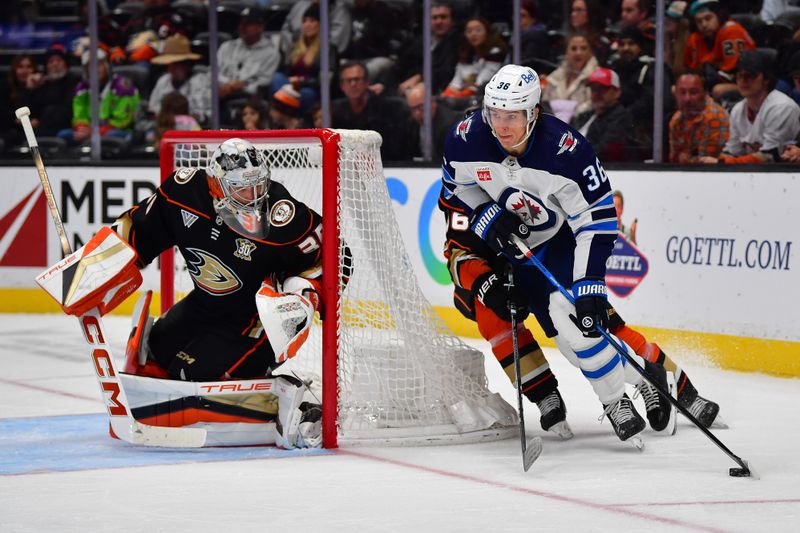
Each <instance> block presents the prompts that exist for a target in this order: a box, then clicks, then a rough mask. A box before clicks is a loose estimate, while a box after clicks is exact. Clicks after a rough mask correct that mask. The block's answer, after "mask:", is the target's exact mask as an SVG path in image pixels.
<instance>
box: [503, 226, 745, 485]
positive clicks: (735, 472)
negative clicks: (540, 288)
mask: <svg viewBox="0 0 800 533" xmlns="http://www.w3.org/2000/svg"><path fill="white" fill-rule="evenodd" d="M511 238H512V239H513V241H514V244H515V245H516V246H517V248H519V250H520V251H521V252H522V253H523V254H524V255H525V257H526V258H527V259H526V261H525V263H526V264H528V265H532V266H535V267H536V268H537V269H539V272H541V273H542V275H544V277H546V278H547V281H549V282H550V284H551V285H552V286H553V287H554V288H555V289H557V290H558V292H560V293H561V294H563V295H564V297H565V298H566V299H567V301H568V302H569V303H571V304H573V305H575V299H574V298H573V297H572V295H571V294H570V293H569V291H567V290H566V289H565V288H564V287H563V285H561V284H560V283H559V282H558V280H557V279H556V278H555V277H553V274H551V273H550V271H549V270H547V268H546V267H545V266H544V265H543V264H542V262H541V261H539V259H538V258H537V257H536V256H535V255H533V252H532V251H531V250H530V248H528V246H527V245H526V244H525V242H524V241H523V240H522V239H520V238H519V237H517V236H516V235H512V236H511ZM597 332H598V333H600V335H602V336H603V338H604V339H606V340H607V341H608V342H609V344H611V346H613V347H614V349H615V350H617V353H618V354H619V355H621V356H622V357H624V358H625V359H626V360H627V361H628V363H629V364H631V365H633V368H634V369H635V370H636V371H637V372H638V373H639V374H640V375H641V376H642V377H643V378H644V379H645V380H647V382H648V383H650V384H651V385H652V386H653V387H655V388H656V390H658V392H660V393H661V394H662V395H663V396H665V397H666V398H667V399H668V400H669V402H670V403H671V404H672V405H674V406H675V407H676V408H677V409H678V411H680V412H681V413H682V414H683V416H685V417H686V418H688V419H689V421H690V422H691V423H692V424H694V425H695V426H697V427H698V429H700V431H702V432H703V433H704V434H705V435H706V436H707V437H708V438H709V439H711V442H713V443H714V444H716V445H717V447H718V448H719V449H720V450H722V451H723V452H725V454H726V455H727V456H728V457H730V458H731V459H733V461H734V462H736V464H738V465H739V466H740V468H731V469H730V470H729V471H728V474H729V475H731V476H733V477H753V478H755V479H758V473H757V472H755V471H754V470H753V467H752V466H751V465H750V463H749V462H748V461H745V460H744V459H742V458H741V457H739V456H738V455H736V454H735V453H733V452H732V451H730V449H728V447H727V446H725V445H724V444H723V443H722V441H720V440H719V439H718V438H717V437H716V436H715V435H714V434H713V433H711V431H709V430H708V428H706V427H705V426H704V425H703V424H701V423H700V422H698V421H697V419H696V418H695V417H694V415H693V414H692V413H690V412H689V410H688V409H686V408H685V407H683V406H682V405H681V404H680V403H679V402H678V400H676V399H675V398H673V397H672V395H671V394H670V393H669V391H667V390H666V389H665V388H663V387H662V386H661V384H660V383H658V382H657V381H655V380H651V379H650V376H648V375H647V372H645V370H644V368H642V367H641V366H639V364H638V363H637V362H636V361H635V360H634V359H633V357H631V356H630V354H629V353H628V351H627V350H626V349H625V348H623V347H622V346H621V345H620V344H619V342H617V340H616V339H615V338H614V337H613V336H612V335H611V334H610V333H609V332H608V331H606V330H605V329H604V328H602V327H600V326H599V325H598V326H597Z"/></svg>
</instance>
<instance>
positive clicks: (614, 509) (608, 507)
mask: <svg viewBox="0 0 800 533" xmlns="http://www.w3.org/2000/svg"><path fill="white" fill-rule="evenodd" d="M336 453H337V455H353V456H355V457H361V458H364V459H370V460H372V461H378V462H381V463H387V464H392V465H395V466H402V467H405V468H411V469H413V470H419V471H422V472H427V473H430V474H438V475H440V476H445V477H450V478H455V479H460V480H463V481H472V482H474V483H480V484H481V485H489V486H492V487H496V488H500V489H507V490H511V491H514V492H521V493H523V494H530V495H532V496H538V497H540V498H546V499H549V500H555V501H560V502H564V503H571V504H573V505H577V506H580V507H590V508H592V509H597V510H599V511H606V512H609V513H615V514H623V515H626V516H632V517H636V518H641V519H643V520H649V521H651V522H661V523H663V524H670V525H674V526H681V527H685V528H688V529H692V530H695V531H708V532H712V533H722V532H725V530H723V529H717V528H714V527H709V526H704V525H700V524H693V523H691V522H686V521H684V520H677V519H674V518H666V517H663V516H658V515H654V514H649V513H645V512H641V511H634V510H631V509H624V508H621V507H620V506H618V505H612V504H604V503H597V502H592V501H588V500H582V499H578V498H571V497H569V496H562V495H560V494H553V493H550V492H544V491H540V490H535V489H529V488H526V487H518V486H515V485H510V484H508V483H503V482H501V481H493V480H490V479H483V478H479V477H476V476H470V475H468V474H461V473H458V472H450V471H448V470H441V469H439V468H432V467H429V466H422V465H417V464H413V463H406V462H405V461H398V460H396V459H387V458H385V457H377V456H374V455H370V454H368V453H364V452H359V451H354V450H343V449H339V450H337V451H336Z"/></svg>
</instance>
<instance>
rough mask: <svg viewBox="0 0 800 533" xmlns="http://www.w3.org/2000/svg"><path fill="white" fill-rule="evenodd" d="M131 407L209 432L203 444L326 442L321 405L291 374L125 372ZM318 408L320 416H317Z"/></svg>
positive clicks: (151, 420) (157, 422) (147, 417)
mask: <svg viewBox="0 0 800 533" xmlns="http://www.w3.org/2000/svg"><path fill="white" fill-rule="evenodd" d="M120 378H121V380H122V382H123V384H124V386H125V391H126V393H127V395H128V401H129V402H130V407H131V411H132V413H133V414H134V415H135V416H136V417H137V419H138V420H139V421H140V422H142V423H146V424H151V425H152V427H156V428H158V427H160V426H168V427H188V428H198V429H202V430H204V431H205V432H206V435H207V436H206V440H205V444H204V445H205V446H261V445H276V446H280V447H282V448H285V449H294V448H319V447H321V446H322V427H321V424H320V422H319V416H318V414H319V412H320V406H319V405H318V404H310V403H308V401H309V400H311V401H316V400H314V399H313V398H312V396H311V394H310V393H309V395H308V396H304V394H305V392H306V390H307V389H306V386H305V385H304V384H302V382H300V381H298V380H296V379H294V378H293V377H292V376H272V377H268V378H259V379H249V380H231V381H203V382H192V381H176V380H171V379H159V378H152V377H145V376H138V375H133V374H125V373H121V374H120ZM315 413H316V414H317V416H316V421H315V416H314V415H315Z"/></svg>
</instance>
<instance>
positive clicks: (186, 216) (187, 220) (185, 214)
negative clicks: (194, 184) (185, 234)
mask: <svg viewBox="0 0 800 533" xmlns="http://www.w3.org/2000/svg"><path fill="white" fill-rule="evenodd" d="M181 217H182V218H183V225H184V226H186V227H187V228H191V227H192V224H194V223H195V221H196V220H197V219H198V218H199V217H198V216H197V215H195V214H194V213H190V212H189V211H187V210H185V209H181Z"/></svg>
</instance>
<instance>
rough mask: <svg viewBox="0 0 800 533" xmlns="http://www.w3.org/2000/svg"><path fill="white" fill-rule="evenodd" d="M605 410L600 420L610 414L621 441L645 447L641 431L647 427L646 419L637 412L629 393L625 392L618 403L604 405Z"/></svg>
mask: <svg viewBox="0 0 800 533" xmlns="http://www.w3.org/2000/svg"><path fill="white" fill-rule="evenodd" d="M603 407H605V410H604V411H603V414H602V415H600V420H601V421H602V420H603V416H608V419H609V420H610V421H611V425H612V427H613V428H614V432H615V433H616V434H617V437H619V440H621V441H630V443H631V444H633V445H634V447H636V449H638V450H640V451H641V450H642V449H644V442H643V441H642V439H641V437H639V433H641V432H642V431H643V430H644V428H646V427H647V424H646V423H645V421H644V419H643V418H642V417H641V415H639V413H638V412H636V408H635V407H634V406H633V402H632V401H631V399H630V398H629V397H628V395H627V394H623V395H622V398H620V399H619V401H617V402H616V403H612V404H609V405H604V406H603Z"/></svg>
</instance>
